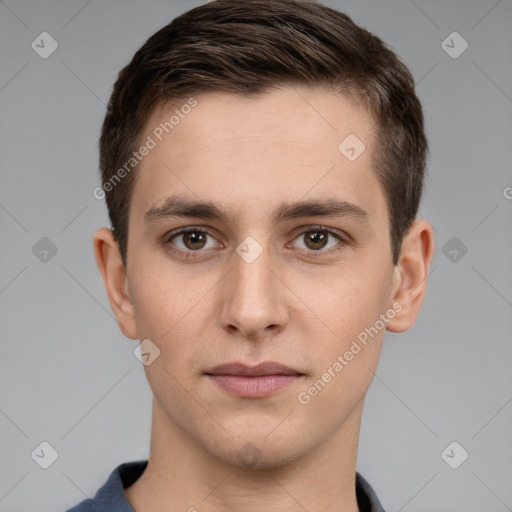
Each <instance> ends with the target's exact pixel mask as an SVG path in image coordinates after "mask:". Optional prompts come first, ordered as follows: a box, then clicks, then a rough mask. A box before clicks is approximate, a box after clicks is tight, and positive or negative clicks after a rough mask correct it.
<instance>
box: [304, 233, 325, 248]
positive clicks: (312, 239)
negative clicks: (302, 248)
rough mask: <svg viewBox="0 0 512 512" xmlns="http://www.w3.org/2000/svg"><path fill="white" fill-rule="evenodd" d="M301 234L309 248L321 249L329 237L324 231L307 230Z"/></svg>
mask: <svg viewBox="0 0 512 512" xmlns="http://www.w3.org/2000/svg"><path fill="white" fill-rule="evenodd" d="M303 236H304V240H305V243H306V246H307V248H308V249H311V250H318V249H323V248H324V247H325V245H326V244H327V241H328V238H329V235H328V234H327V233H326V232H325V231H323V232H322V231H308V232H307V233H304V235H303Z"/></svg>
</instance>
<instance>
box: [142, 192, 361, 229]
mask: <svg viewBox="0 0 512 512" xmlns="http://www.w3.org/2000/svg"><path fill="white" fill-rule="evenodd" d="M317 216H322V217H330V218H340V217H348V218H353V219H356V220H359V221H361V222H363V223H366V224H370V216H369V215H368V213H367V212H365V211H364V210H363V209H362V208H360V207H359V206H357V205H355V204H352V203H349V202H347V201H344V200H341V199H337V198H326V199H316V200H309V201H297V202H293V203H281V204H280V205H279V206H277V207H276V208H275V209H274V211H273V213H272V215H271V217H270V221H271V222H272V224H274V225H277V224H279V223H280V222H283V221H286V220H292V219H297V218H300V217H317ZM174 217H177V218H188V217H191V218H199V219H210V220H218V221H222V222H226V221H227V220H228V219H229V215H228V214H227V213H226V212H225V211H224V210H222V209H221V208H219V207H218V206H217V205H216V204H215V203H212V202H211V201H201V200H192V199H187V198H185V197H183V196H180V195H173V196H170V197H168V198H167V199H166V200H165V202H164V203H163V204H162V205H161V206H158V207H156V206H155V207H152V208H150V209H149V210H148V211H147V212H146V213H145V214H144V224H145V225H146V226H149V225H150V224H153V223H154V222H158V221H162V220H167V219H169V218H174Z"/></svg>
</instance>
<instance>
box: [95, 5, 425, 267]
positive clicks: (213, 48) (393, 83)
mask: <svg viewBox="0 0 512 512" xmlns="http://www.w3.org/2000/svg"><path fill="white" fill-rule="evenodd" d="M287 83H288V84H292V83H295V84H301V85H307V86H328V87H332V88H333V89H334V90H336V91H339V92H342V93H345V94H346V95H348V96H350V97H351V98H352V99H354V100H355V101H358V102H360V103H362V105H364V106H365V108H366V109H367V111H368V112H369V113H371V115H372V116H373V117H374V120H375V126H376V129H375V144H374V147H375V149H374V151H373V154H372V169H373V171H374V172H375V173H376V176H377V177H378V179H379V181H380V183H381V185H382V187H383V190H384V193H385V195H386V199H387V204H388V209H389V218H390V240H391V250H392V256H393V263H394V264H396V263H397V261H398V257H399V254H400V248H401V242H402V239H403V237H404V235H405V234H406V233H407V231H408V230H409V228H410V225H411V223H412V222H413V220H414V219H415V217H416V214H417V211H418V208H419V203H420V200H421V194H422V188H423V181H424V174H425V167H426V155H427V152H428V145H427V140H426V137H425V133H424V127H423V112H422V107H421V104H420V101H419V99H418V98H417V96H416V94H415V90H414V79H413V77H412V75H411V73H410V72H409V70H408V69H407V67H406V66H405V65H404V64H403V63H402V62H401V61H400V59H399V58H398V57H397V55H396V54H395V53H394V52H393V51H392V50H391V49H390V48H389V47H388V46H387V45H386V44H385V43H384V42H383V41H382V40H381V39H379V38H378V37H376V36H374V35H373V34H371V33H370V32H368V31H367V30H365V29H363V28H361V27H359V26H357V25H356V24H355V23H354V22H353V21H352V20H351V18H350V17H348V16H347V15H346V14H343V13H341V12H339V11H336V10H334V9H331V8H328V7H326V6H323V5H321V4H318V3H316V2H315V1H313V0H243V1H240V0H214V1H212V2H209V3H206V4H204V5H201V6H199V7H196V8H194V9H192V10H190V11H188V12H186V13H184V14H182V15H181V16H179V17H177V18H176V19H174V20H173V21H172V22H171V23H169V24H168V25H166V26H165V27H163V28H162V29H160V30H158V31H157V32H156V33H155V34H153V35H152V36H151V37H150V38H149V39H148V40H147V41H146V42H145V43H144V44H143V46H142V47H141V48H140V49H139V50H138V51H137V52H136V53H135V55H134V56H133V58H132V60H131V62H130V63H129V64H128V65H127V66H126V67H124V68H123V69H122V70H121V71H120V72H119V75H118V78H117V81H116V83H115V85H114V88H113V92H112V95H111V97H110V101H109V104H108V108H107V113H106V116H105V119H104V122H103V126H102V131H101V137H100V145H99V149H100V171H101V177H102V187H103V189H104V190H105V192H106V194H105V196H106V202H107V207H108V211H109V216H110V220H111V223H112V230H113V234H114V237H115V239H116V241H117V243H118V244H119V249H120V253H121V257H122V259H123V264H125V265H126V257H127V254H126V253H127V244H128V211H129V204H130V198H131V193H132V190H133V186H134V180H135V177H136V174H134V173H133V172H132V173H123V176H124V177H123V179H122V180H118V183H116V184H115V186H112V181H111V182H110V183H111V185H110V187H108V189H107V188H106V187H105V185H106V184H108V183H109V180H112V177H113V176H114V175H115V173H116V172H117V171H118V170H119V169H120V168H121V166H122V165H123V163H125V162H126V161H127V160H129V159H130V156H131V155H132V153H133V151H134V150H135V148H136V147H138V145H139V142H140V140H139V139H140V137H141V135H142V132H143V130H144V129H145V127H146V123H147V120H148V118H149V116H150V115H151V113H152V111H153V109H154V107H155V106H156V104H157V103H159V102H163V101H171V100H176V99H179V98H183V97H185V96H187V95H191V94H199V93H202V92H213V91H218V92H228V93H233V94H237V95H241V96H246V97H253V96H256V95H258V94H261V93H264V92H268V91H269V90H271V89H272V88H275V87H278V86H281V85H286V84H287ZM340 142H341V141H340ZM107 190H108V191H107Z"/></svg>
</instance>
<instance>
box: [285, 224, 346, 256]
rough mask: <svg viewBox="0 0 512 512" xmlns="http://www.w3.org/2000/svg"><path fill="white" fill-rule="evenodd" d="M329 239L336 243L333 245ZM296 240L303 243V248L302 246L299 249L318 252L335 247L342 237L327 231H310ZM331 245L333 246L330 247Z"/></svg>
mask: <svg viewBox="0 0 512 512" xmlns="http://www.w3.org/2000/svg"><path fill="white" fill-rule="evenodd" d="M329 238H331V239H334V240H333V242H334V243H331V242H330V241H329ZM295 240H300V241H301V242H302V247H301V246H300V244H299V246H298V247H299V249H304V250H306V251H316V252H318V251H320V250H322V249H326V248H327V249H331V248H332V247H335V246H336V245H337V244H338V243H339V242H340V241H341V237H340V236H338V235H336V234H335V233H333V232H332V231H329V230H327V229H310V230H308V231H303V232H302V233H301V234H300V235H299V236H298V237H297V238H296V239H295ZM330 243H331V245H329V244H330ZM324 252H327V251H324Z"/></svg>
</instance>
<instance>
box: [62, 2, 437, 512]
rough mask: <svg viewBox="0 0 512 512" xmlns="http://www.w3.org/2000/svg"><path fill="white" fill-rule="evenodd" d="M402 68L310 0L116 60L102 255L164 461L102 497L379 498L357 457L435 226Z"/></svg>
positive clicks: (224, 506) (232, 10)
mask: <svg viewBox="0 0 512 512" xmlns="http://www.w3.org/2000/svg"><path fill="white" fill-rule="evenodd" d="M426 152H427V141H426V139H425V134H424V129H423V115H422V108H421V105H420V103H419V101H418V98H417V97H416V95H415V92H414V81H413V79H412V77H411V75H410V73H409V71H408V70H407V68H406V67H405V66H404V65H403V64H402V63H401V62H400V60H399V59H398V58H397V57H396V55H395V54H394V53H393V52H391V51H390V50H389V49H388V48H387V47H386V46H385V44H384V43H383V42H382V41H380V40H379V39H378V38H376V37H375V36H373V35H371V34H370V33H369V32H367V31H365V30H364V29H362V28H360V27H358V26H356V25H355V24H354V23H353V22H352V21H351V19H350V18H348V17H347V16H346V15H344V14H341V13H339V12H338V11H335V10H332V9H329V8H327V7H324V6H322V5H320V4H318V3H313V2H310V1H300V0H246V1H243V2H240V1H238V0H236V1H234V0H217V1H213V2H210V3H207V4H205V5H202V6H200V7H197V8H195V9H192V10H191V11H189V12H187V13H185V14H183V15H182V16H180V17H178V18H176V19H175V20H174V21H173V22H172V23H170V24H169V25H167V26H165V27H164V28H162V29H161V30H159V31H158V32H157V33H155V34H154V35H153V36H152V37H151V38H150V39H149V40H148V41H147V42H146V43H145V44H144V45H143V46H142V48H141V49H140V50H139V51H138V52H137V53H136V54H135V56H134V57H133V60H132V61H131V63H130V64H129V65H128V66H127V67H125V68H124V69H123V70H122V71H121V72H120V74H119V77H118V80H117V82H116V84H115V86H114V90H113V93H112V96H111V99H110V103H109V106H108V111H107V115H106V117H105V121H104V124H103V129H102V134H101V140H100V167H101V173H102V188H101V189H100V190H99V191H98V192H99V193H104V194H105V196H106V201H107V206H108V208H109V215H110V219H111V222H112V230H111V229H107V228H101V229H99V230H98V231H97V232H96V234H95V237H94V247H95V254H96V261H97V263H98V266H99V269H100V271H101V274H102V276H103V279H104V282H105V286H106V290H107V293H108V297H109V300H110V304H111V306H112V309H113V311H114V313H115V314H116V317H117V319H118V322H119V326H120V328H121V330H122V332H123V333H124V334H125V335H126V336H127V337H129V338H132V339H139V340H141V358H142V361H143V362H144V368H145V371H146V376H147V378H148V381H149V384H150V386H151V389H152V392H153V394H154V401H153V417H152V433H151V450H150V455H149V460H148V461H137V462H131V463H125V464H121V465H120V466H118V467H117V468H116V469H115V470H114V471H113V472H112V474H111V476H110V478H109V479H108V481H107V483H106V484H105V485H104V486H103V487H102V488H101V489H100V490H99V491H98V493H97V494H96V496H95V498H94V499H92V500H85V501H83V502H82V503H81V504H79V505H78V506H76V507H75V508H73V509H71V510H72V511H73V512H85V511H98V510H100V511H107V510H108V511H110V512H114V511H132V510H135V511H137V512H152V511H156V510H159V511H163V510H165V511H169V512H175V511H189V512H193V511H198V512H220V511H237V512H251V511H261V510H264V511H265V512H273V511H279V512H283V511H296V510H308V511H309V512H326V511H333V512H356V511H360V512H363V511H380V510H383V508H382V506H381V504H380V503H379V500H378V498H377V496H376V494H375V492H374V491H373V489H372V487H371V486H370V484H369V483H368V482H366V481H365V480H364V478H363V477H362V475H360V474H359V473H358V472H356V460H357V445H358V438H359V429H360V423H361V416H362V410H363V403H364V397H365V393H366V391H367V390H368V387H369V385H370V383H371V380H372V377H373V375H374V372H375V371H376V368H377V364H378V359H379V354H380V350H381V347H382V342H383V337H384V332H385V331H386V330H389V331H393V332H402V331H405V330H407V329H409V328H410V327H411V326H412V325H413V323H414V322H415V319H416V317H417V315H418V313H419V310H420V308H421V305H422V302H423V298H424V295H425V290H426V282H427V275H428V269H429V265H430V263H431V260H432V256H433V250H434V244H433V232H432V228H431V226H430V224H429V223H428V222H426V221H424V220H418V219H416V215H417V211H418V207H419V202H420V199H421V193H422V186H423V179H424V172H425V162H426Z"/></svg>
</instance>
